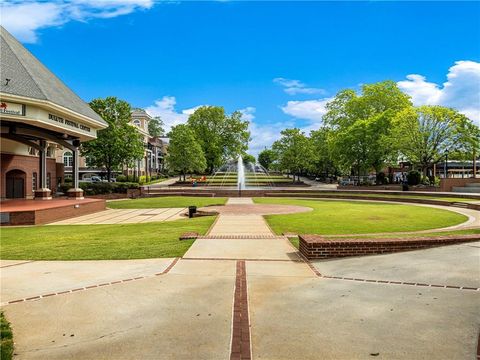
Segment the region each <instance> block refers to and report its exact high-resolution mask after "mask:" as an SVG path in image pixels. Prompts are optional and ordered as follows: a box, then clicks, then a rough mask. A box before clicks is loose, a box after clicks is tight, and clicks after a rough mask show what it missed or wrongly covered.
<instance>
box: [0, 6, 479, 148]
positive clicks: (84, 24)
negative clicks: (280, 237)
mask: <svg viewBox="0 0 480 360" xmlns="http://www.w3.org/2000/svg"><path fill="white" fill-rule="evenodd" d="M1 6H2V19H1V21H2V24H3V25H4V26H5V27H6V28H7V29H8V30H10V31H11V32H12V33H13V34H14V35H16V36H17V37H18V38H19V39H20V40H21V41H22V42H23V43H24V44H25V45H26V46H27V48H28V49H29V50H30V51H32V53H34V54H35V55H36V56H37V57H38V58H39V59H40V60H41V61H42V62H43V63H44V64H45V65H46V66H47V67H49V68H50V69H51V70H52V71H53V72H54V73H55V74H57V75H58V76H59V77H60V78H61V79H62V80H64V81H65V82H66V83H67V84H68V85H69V86H70V87H71V88H72V89H73V90H74V91H76V92H77V93H78V94H79V95H80V96H81V97H82V98H83V99H84V100H86V101H89V100H91V99H92V98H95V97H105V96H109V95H114V96H117V97H119V98H122V99H125V100H127V101H129V102H130V103H131V104H132V105H133V106H138V107H143V108H147V109H148V111H149V112H151V113H152V114H154V115H160V116H162V117H163V118H164V121H165V122H166V123H167V125H169V126H170V125H174V124H177V123H180V122H183V121H185V120H186V118H187V117H188V114H189V113H191V111H192V109H194V108H195V107H197V106H200V105H205V104H206V105H221V106H224V107H225V108H226V110H227V111H228V112H231V111H234V110H242V111H243V112H244V113H245V117H246V118H247V119H249V120H251V121H252V127H251V130H252V137H253V141H252V151H253V152H254V153H256V152H257V151H258V150H260V149H261V148H263V146H265V145H269V144H270V143H271V142H272V141H273V140H274V139H275V138H276V137H277V136H278V133H279V131H280V130H281V129H282V128H284V127H287V126H298V127H301V128H302V129H304V130H305V131H309V130H310V129H314V128H318V126H319V125H320V124H321V116H322V114H323V112H324V105H325V103H326V102H327V101H328V99H329V98H330V97H332V96H334V95H335V93H336V92H337V91H338V90H340V89H343V88H346V87H350V88H355V89H358V87H359V84H362V83H371V82H376V81H381V80H385V79H392V80H395V81H397V82H399V86H401V88H402V89H404V90H405V91H406V92H408V93H409V94H410V95H411V96H412V99H413V100H414V102H415V103H416V104H424V103H426V104H429V103H432V104H433V103H438V104H442V105H447V106H454V107H456V108H458V109H459V110H460V111H463V112H465V113H466V114H468V115H469V116H470V117H471V118H472V119H473V120H474V121H477V122H478V121H479V120H480V104H479V102H480V64H479V61H480V21H479V14H480V3H479V2H463V3H461V2H455V3H450V2H376V1H373V2H286V1H285V2H267V1H266V2H243V1H240V2H229V1H221V2H193V1H190V2H170V3H167V2H154V1H152V0H116V1H114V0H105V1H96V0H78V1H68V0H62V1H60V0H59V1H50V2H45V1H43V2H39V1H1ZM407 76H408V78H407Z"/></svg>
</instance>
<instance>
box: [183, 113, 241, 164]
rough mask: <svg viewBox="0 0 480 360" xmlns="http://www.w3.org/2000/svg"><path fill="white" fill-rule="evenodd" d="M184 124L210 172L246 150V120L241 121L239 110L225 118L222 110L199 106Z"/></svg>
mask: <svg viewBox="0 0 480 360" xmlns="http://www.w3.org/2000/svg"><path fill="white" fill-rule="evenodd" d="M187 124H188V126H190V128H191V129H192V130H193V131H194V133H195V137H196V139H197V141H198V142H199V144H200V146H201V147H202V149H203V152H204V154H205V158H206V162H207V171H208V172H210V173H211V172H213V170H214V169H215V168H216V167H218V166H220V165H222V164H223V163H225V161H226V160H228V159H232V158H236V157H238V155H240V154H243V153H244V152H245V151H246V150H247V149H248V141H249V140H250V133H249V132H248V121H244V120H242V113H241V112H239V111H235V112H234V113H233V114H231V115H230V116H227V115H226V114H225V110H224V109H223V107H219V106H202V107H200V108H198V109H197V110H195V112H194V113H193V114H192V115H190V117H189V118H188V122H187Z"/></svg>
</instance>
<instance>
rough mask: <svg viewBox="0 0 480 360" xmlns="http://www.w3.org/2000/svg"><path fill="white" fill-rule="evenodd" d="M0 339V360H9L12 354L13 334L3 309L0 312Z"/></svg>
mask: <svg viewBox="0 0 480 360" xmlns="http://www.w3.org/2000/svg"><path fill="white" fill-rule="evenodd" d="M0 341H1V343H0V354H1V360H10V359H11V358H12V356H13V335H12V329H10V323H9V322H8V321H7V319H5V315H4V314H3V311H1V312H0Z"/></svg>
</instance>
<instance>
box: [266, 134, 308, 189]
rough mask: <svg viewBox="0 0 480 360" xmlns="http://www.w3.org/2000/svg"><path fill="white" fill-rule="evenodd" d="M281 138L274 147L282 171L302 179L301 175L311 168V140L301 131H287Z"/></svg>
mask: <svg viewBox="0 0 480 360" xmlns="http://www.w3.org/2000/svg"><path fill="white" fill-rule="evenodd" d="M281 135H282V136H281V138H280V139H279V140H277V141H275V142H274V143H273V145H272V149H273V151H275V153H276V157H277V159H278V165H279V167H280V169H281V170H284V171H288V172H290V173H291V174H292V175H293V182H295V176H297V177H298V178H299V179H300V174H301V173H302V171H305V170H307V169H309V168H310V167H311V164H312V159H313V148H312V144H311V142H310V139H309V138H308V137H307V136H306V135H305V133H303V132H301V131H300V129H296V128H295V129H286V130H283V131H282V132H281Z"/></svg>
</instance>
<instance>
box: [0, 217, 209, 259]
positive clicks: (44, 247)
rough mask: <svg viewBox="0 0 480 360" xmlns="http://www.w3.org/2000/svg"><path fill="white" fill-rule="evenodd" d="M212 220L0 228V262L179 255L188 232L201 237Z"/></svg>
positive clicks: (186, 242) (187, 243)
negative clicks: (182, 237)
mask: <svg viewBox="0 0 480 360" xmlns="http://www.w3.org/2000/svg"><path fill="white" fill-rule="evenodd" d="M214 220H215V217H213V216H207V217H200V218H194V219H185V220H177V221H169V222H161V223H144V224H125V225H88V226H87V225H65V226H61V225H59V226H48V225H47V226H34V227H16V228H3V229H2V251H1V253H0V258H1V259H4V260H5V259H10V260H120V259H147V258H161V257H177V256H183V254H185V252H186V251H187V250H188V248H189V247H190V246H191V245H192V243H193V240H182V241H180V240H179V239H178V238H179V236H180V235H181V234H183V233H185V232H188V231H196V232H198V233H200V234H205V233H206V232H207V230H208V229H209V227H210V226H211V225H212V223H213V221H214Z"/></svg>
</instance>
